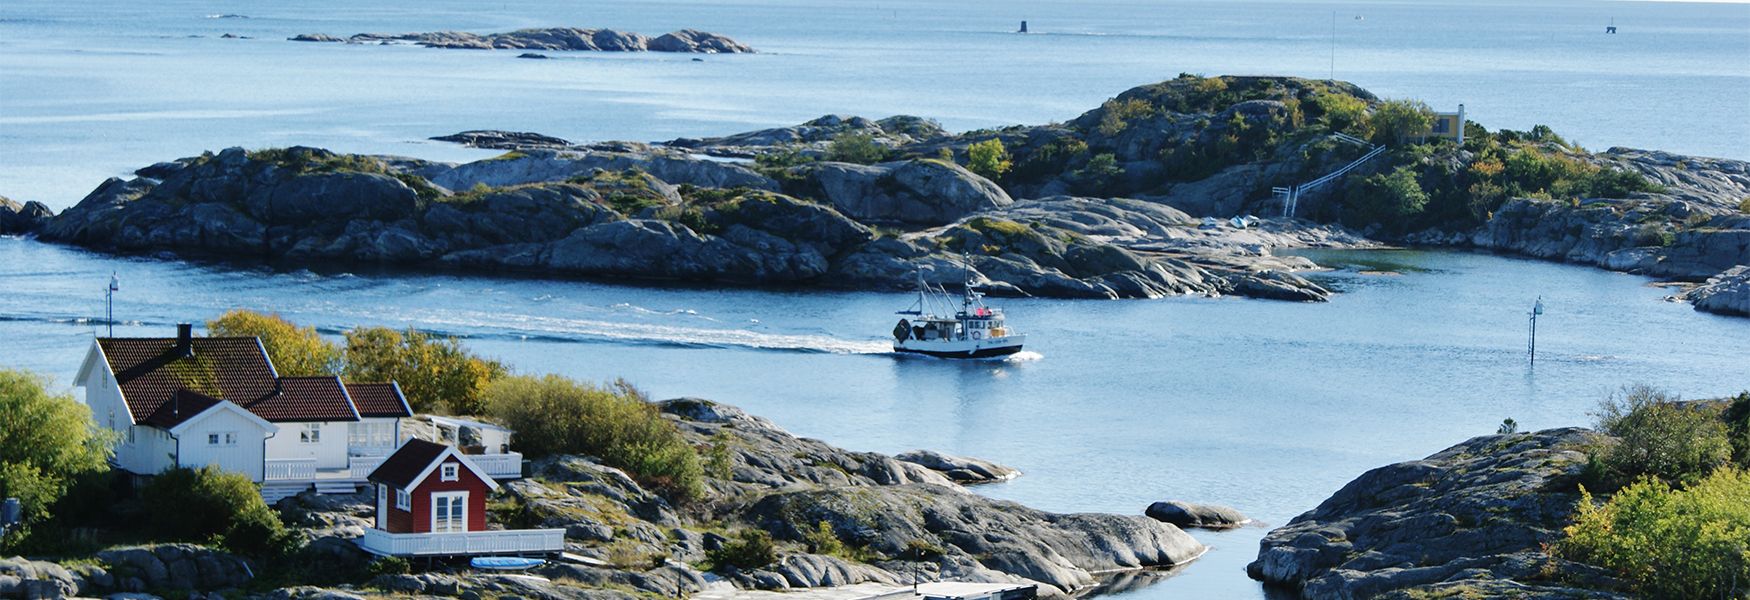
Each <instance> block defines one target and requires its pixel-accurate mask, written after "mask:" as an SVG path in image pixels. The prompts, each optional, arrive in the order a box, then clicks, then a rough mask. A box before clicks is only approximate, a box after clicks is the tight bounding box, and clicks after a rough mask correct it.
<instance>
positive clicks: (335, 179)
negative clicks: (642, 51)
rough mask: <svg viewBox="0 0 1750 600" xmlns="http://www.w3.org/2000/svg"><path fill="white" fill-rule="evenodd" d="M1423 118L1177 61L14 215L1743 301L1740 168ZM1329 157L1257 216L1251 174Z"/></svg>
mask: <svg viewBox="0 0 1750 600" xmlns="http://www.w3.org/2000/svg"><path fill="white" fill-rule="evenodd" d="M1431 114H1432V112H1431V111H1430V110H1429V109H1428V108H1427V107H1426V106H1422V105H1421V104H1420V103H1417V102H1409V101H1387V100H1381V99H1379V98H1376V97H1374V96H1373V95H1372V94H1371V93H1368V92H1367V91H1366V90H1363V89H1360V88H1358V87H1355V86H1353V85H1350V84H1346V83H1341V82H1333V81H1313V80H1305V79H1298V78H1292V77H1259V76H1246V77H1234V76H1230V77H1217V78H1205V77H1197V76H1191V75H1184V76H1181V77H1179V78H1176V79H1173V80H1169V81H1165V82H1162V83H1158V84H1152V85H1147V86H1141V87H1138V88H1135V89H1132V90H1129V91H1127V92H1124V93H1123V94H1120V95H1119V96H1118V97H1117V98H1114V99H1113V100H1110V101H1108V102H1106V103H1105V104H1103V105H1102V106H1100V107H1098V108H1095V109H1093V110H1090V111H1088V112H1087V113H1085V114H1083V115H1082V116H1081V117H1079V118H1077V119H1075V120H1072V121H1070V122H1067V123H1062V124H1051V125H1041V126H1030V127H1029V126H1014V127H1007V128H1002V129H995V130H981V131H972V132H967V133H962V134H952V133H949V132H946V131H944V130H943V129H942V128H941V127H940V126H938V125H936V124H935V123H933V122H931V121H928V120H925V119H920V118H917V117H905V116H900V117H890V118H886V119H881V120H870V119H864V118H861V117H852V116H827V117H822V118H820V119H816V120H814V121H810V122H808V123H804V124H801V125H797V126H793V127H781V128H775V129H766V130H759V131H752V132H746V133H742V134H737V135H732V136H725V137H719V138H703V139H691V138H683V139H677V140H671V141H668V142H665V143H662V144H646V143H636V142H608V143H593V144H578V143H572V142H569V141H567V140H564V139H561V138H557V137H552V136H545V135H540V134H532V133H509V132H496V131H470V132H463V133H459V134H456V135H453V136H446V137H444V138H440V139H445V140H449V141H454V142H456V143H461V144H466V145H472V146H478V147H486V148H498V149H504V150H507V151H508V152H507V153H506V154H504V155H503V156H500V157H497V158H493V159H488V160H482V161H476V162H473V163H467V164H460V165H457V164H448V163H435V162H430V161H423V160H417V159H407V158H398V157H370V156H349V155H337V154H334V153H331V152H327V151H324V150H321V149H314V148H289V149H271V150H260V151H246V150H243V149H238V148H234V149H230V150H225V151H221V152H219V153H217V154H210V153H209V154H205V155H202V156H197V157H189V158H184V159H179V160H175V161H171V162H165V163H160V164H157V165H153V166H150V167H146V168H143V169H140V170H139V171H138V172H137V173H136V175H137V176H138V177H137V178H135V179H133V180H126V181H124V180H121V179H112V180H110V181H108V182H105V183H104V184H102V185H101V186H99V187H98V188H97V189H96V190H95V191H93V192H92V193H91V194H90V195H89V196H88V197H87V198H85V199H84V200H83V201H81V202H80V203H79V205H77V206H75V207H73V208H70V209H68V210H66V211H64V212H63V213H62V214H60V215H57V216H55V217H54V218H52V219H49V220H47V222H42V220H41V219H37V220H35V221H32V222H34V223H38V225H35V226H33V228H32V229H33V230H34V231H36V232H38V235H39V236H40V238H41V239H44V240H48V241H56V242H62V243H70V244H77V245H81V246H86V247H91V248H98V249H108V250H113V251H119V252H160V251H170V252H175V253H179V254H184V255H189V256H195V255H202V254H205V255H220V256H224V257H228V258H237V257H259V258H267V259H298V260H312V259H315V260H341V261H368V262H387V263H397V264H410V265H425V266H432V267H439V268H464V269H476V270H488V271H517V272H528V273H535V274H540V275H543V276H556V277H626V278H660V279H678V280H689V281H703V282H724V283H738V284H807V285H821V286H833V287H844V288H858V289H904V288H906V287H908V286H909V285H910V283H911V281H912V280H913V277H914V274H915V273H916V272H917V271H919V270H920V269H922V270H924V271H926V273H927V275H926V276H927V277H928V278H930V279H931V280H932V281H933V282H936V283H947V284H950V285H958V284H959V283H960V273H961V272H962V269H963V268H964V270H965V271H966V272H967V273H969V274H970V278H971V279H972V280H973V282H974V283H976V284H978V285H981V286H983V287H984V288H985V289H987V290H988V291H989V292H990V293H992V294H998V295H1011V296H1047V297H1063V298H1154V297H1160V296H1167V295H1177V294H1206V295H1219V294H1234V295H1244V296H1252V297H1260V298H1277V299H1285V300H1298V301H1319V300H1322V299H1324V298H1325V297H1326V296H1327V295H1328V293H1329V292H1328V291H1327V290H1325V289H1324V288H1322V287H1320V286H1319V285H1317V284H1316V283H1313V282H1311V281H1309V280H1307V279H1305V278H1304V277H1302V276H1300V275H1298V274H1297V272H1303V271H1306V270H1311V269H1316V268H1317V265H1315V264H1313V263H1312V262H1310V261H1308V260H1306V259H1303V258H1298V257H1294V256H1287V255H1279V253H1278V252H1277V251H1278V250H1283V249H1292V248H1308V247H1326V248H1368V247H1380V246H1381V245H1382V243H1381V242H1379V241H1375V240H1387V241H1392V242H1398V243H1405V244H1424V245H1437V246H1450V247H1461V248H1481V249H1487V250H1495V251H1505V252H1513V253H1519V254H1525V255H1529V256H1535V257H1540V258H1548V259H1556V260H1567V261H1573V262H1581V263H1586V264H1593V265H1597V266H1600V267H1604V268H1610V269H1616V270H1623V271H1628V272H1633V273H1643V274H1647V275H1651V276H1655V277H1662V278H1666V279H1668V280H1670V281H1671V282H1673V283H1674V284H1676V285H1679V286H1682V287H1684V288H1685V290H1684V291H1682V292H1680V293H1678V294H1676V295H1674V296H1673V298H1674V299H1687V300H1690V301H1693V302H1695V304H1696V306H1697V308H1700V309H1703V310H1712V311H1716V312H1721V313H1726V314H1750V296H1747V294H1750V292H1747V290H1750V281H1747V275H1746V271H1744V270H1743V269H1734V267H1737V266H1739V265H1745V264H1747V263H1750V175H1747V173H1750V167H1747V164H1746V163H1744V162H1742V161H1731V160H1721V159H1702V158H1694V157H1681V156H1674V155H1669V154H1665V153H1659V152H1645V151H1637V150H1627V149H1620V148H1617V149H1612V150H1610V151H1608V152H1603V153H1596V154H1594V153H1589V152H1586V151H1584V150H1580V149H1577V148H1573V147H1571V146H1568V145H1567V144H1566V143H1565V142H1563V141H1562V140H1561V139H1560V137H1558V136H1556V135H1555V134H1554V133H1553V132H1550V131H1548V130H1547V128H1537V129H1534V130H1533V131H1530V132H1516V131H1509V130H1501V131H1497V132H1490V131H1488V130H1487V129H1485V128H1483V127H1481V126H1480V125H1477V124H1475V123H1468V124H1466V136H1465V138H1464V139H1465V141H1464V142H1463V144H1457V143H1455V142H1453V141H1452V140H1446V139H1429V138H1427V137H1425V133H1424V131H1423V130H1422V129H1418V127H1425V123H1426V122H1427V119H1428V118H1429V116H1430V115H1431ZM1418 119H1420V120H1418ZM1357 136H1360V137H1357ZM1363 138H1366V140H1363ZM1368 140H1370V141H1368ZM1368 147H1372V148H1374V149H1375V151H1372V152H1370V151H1369V150H1368ZM1339 169H1349V170H1348V171H1347V172H1346V173H1347V175H1346V176H1345V177H1341V178H1337V179H1336V180H1334V181H1331V182H1330V183H1329V184H1327V185H1324V186H1321V187H1317V188H1309V189H1307V190H1305V191H1304V192H1303V193H1301V195H1300V196H1299V197H1298V200H1297V203H1296V205H1295V206H1294V207H1293V209H1294V212H1295V213H1296V216H1295V217H1284V216H1280V215H1283V214H1284V213H1285V212H1288V209H1289V208H1290V207H1288V206H1285V202H1284V198H1283V196H1282V195H1280V194H1274V193H1273V190H1275V189H1287V187H1288V186H1293V185H1295V184H1297V183H1300V182H1306V181H1311V180H1314V179H1315V178H1318V177H1319V176H1321V175H1323V174H1326V173H1331V172H1333V171H1336V170H1339ZM1252 215H1258V216H1262V217H1263V218H1262V219H1258V218H1249V219H1248V218H1243V217H1247V216H1252ZM1357 230H1359V231H1361V232H1362V233H1356V231H1357ZM1363 234H1365V235H1363ZM1690 288H1693V289H1690Z"/></svg>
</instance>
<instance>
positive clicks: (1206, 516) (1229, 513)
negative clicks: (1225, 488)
mask: <svg viewBox="0 0 1750 600" xmlns="http://www.w3.org/2000/svg"><path fill="white" fill-rule="evenodd" d="M1143 514H1145V515H1148V517H1149V518H1150V519H1154V520H1156V521H1160V522H1162V523H1172V524H1174V525H1177V526H1179V527H1198V528H1202V529H1233V528H1235V527H1239V526H1242V525H1245V524H1247V523H1251V522H1252V520H1251V519H1250V518H1248V517H1246V516H1245V515H1242V514H1240V511H1237V510H1234V509H1231V508H1228V507H1226V506H1215V505H1209V504H1191V503H1189V502H1178V501H1175V500H1168V501H1166V502H1156V503H1154V504H1150V505H1148V510H1145V511H1143Z"/></svg>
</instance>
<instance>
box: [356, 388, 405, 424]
mask: <svg viewBox="0 0 1750 600" xmlns="http://www.w3.org/2000/svg"><path fill="white" fill-rule="evenodd" d="M346 395H348V396H351V397H352V403H353V405H354V406H357V407H358V409H359V416H360V417H411V416H413V409H411V408H408V406H407V398H405V397H403V396H402V395H401V386H398V385H395V384H394V383H349V384H346Z"/></svg>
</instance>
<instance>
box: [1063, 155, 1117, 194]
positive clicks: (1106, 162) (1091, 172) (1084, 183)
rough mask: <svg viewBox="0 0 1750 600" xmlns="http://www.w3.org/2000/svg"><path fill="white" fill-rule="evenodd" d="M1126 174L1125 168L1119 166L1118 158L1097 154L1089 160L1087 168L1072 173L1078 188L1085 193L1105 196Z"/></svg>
mask: <svg viewBox="0 0 1750 600" xmlns="http://www.w3.org/2000/svg"><path fill="white" fill-rule="evenodd" d="M1123 174H1124V167H1120V166H1118V157H1117V156H1115V155H1113V154H1111V153H1101V154H1095V155H1094V157H1093V158H1090V159H1088V164H1087V166H1084V167H1082V168H1080V169H1077V170H1076V171H1075V172H1073V173H1071V175H1073V176H1074V177H1075V180H1076V184H1077V187H1078V188H1079V189H1080V190H1082V191H1083V192H1085V193H1090V194H1104V193H1106V192H1108V191H1110V190H1111V189H1112V188H1114V187H1115V186H1116V185H1117V183H1118V177H1119V176H1121V175H1123Z"/></svg>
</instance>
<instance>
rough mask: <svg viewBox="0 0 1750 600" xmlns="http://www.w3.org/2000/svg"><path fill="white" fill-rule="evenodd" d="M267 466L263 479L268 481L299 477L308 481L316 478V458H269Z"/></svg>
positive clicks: (296, 478)
mask: <svg viewBox="0 0 1750 600" xmlns="http://www.w3.org/2000/svg"><path fill="white" fill-rule="evenodd" d="M265 466H266V469H264V471H263V473H262V479H264V480H267V481H285V480H298V479H302V480H305V481H308V480H312V479H315V478H316V459H314V458H276V459H268V460H267V461H266V465H265Z"/></svg>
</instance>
